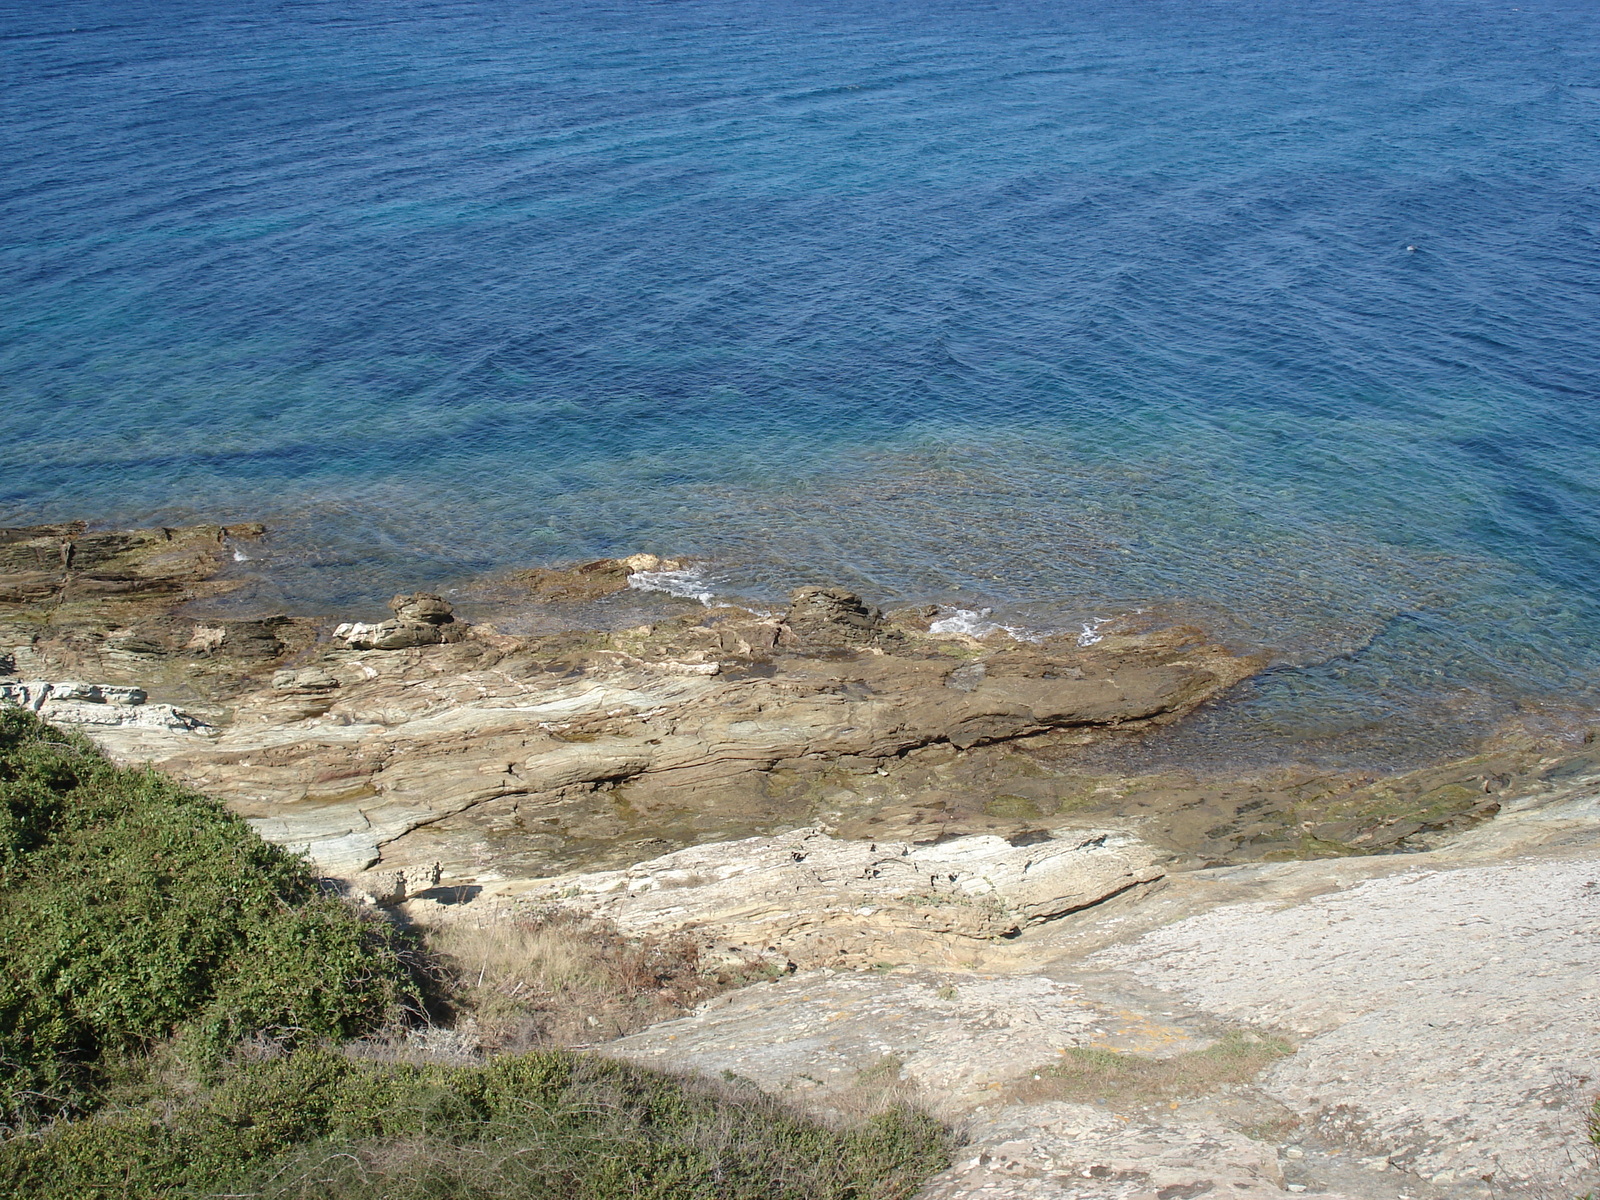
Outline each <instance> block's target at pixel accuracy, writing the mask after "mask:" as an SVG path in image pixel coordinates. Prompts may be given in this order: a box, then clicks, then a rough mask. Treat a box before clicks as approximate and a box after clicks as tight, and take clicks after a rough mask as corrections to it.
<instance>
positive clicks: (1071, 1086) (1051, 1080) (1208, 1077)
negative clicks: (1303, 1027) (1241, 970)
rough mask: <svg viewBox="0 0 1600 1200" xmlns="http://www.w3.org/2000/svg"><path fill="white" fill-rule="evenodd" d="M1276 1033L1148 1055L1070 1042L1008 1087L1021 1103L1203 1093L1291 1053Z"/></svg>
mask: <svg viewBox="0 0 1600 1200" xmlns="http://www.w3.org/2000/svg"><path fill="white" fill-rule="evenodd" d="M1293 1053H1294V1047H1293V1046H1291V1045H1290V1044H1289V1043H1288V1042H1286V1041H1284V1040H1283V1039H1281V1038H1274V1037H1263V1036H1260V1035H1258V1034H1255V1033H1250V1032H1246V1031H1242V1030H1230V1031H1229V1032H1227V1033H1225V1034H1223V1035H1222V1037H1220V1038H1218V1039H1217V1040H1216V1041H1215V1042H1213V1043H1212V1044H1211V1045H1209V1046H1207V1047H1206V1048H1205V1049H1203V1050H1191V1051H1188V1052H1186V1053H1184V1054H1174V1055H1172V1056H1171V1057H1169V1058H1153V1057H1150V1056H1148V1055H1142V1054H1126V1053H1123V1052H1121V1051H1118V1050H1104V1049H1099V1048H1094V1047H1081V1046H1080V1047H1073V1048H1071V1049H1069V1050H1067V1051H1066V1052H1064V1053H1063V1054H1062V1056H1061V1058H1060V1060H1059V1061H1058V1062H1054V1063H1051V1064H1050V1065H1049V1066H1048V1067H1042V1068H1040V1069H1039V1070H1038V1071H1037V1072H1036V1073H1035V1078H1033V1079H1029V1080H1024V1081H1023V1082H1022V1083H1020V1084H1018V1085H1016V1087H1015V1088H1014V1089H1013V1091H1014V1094H1015V1098H1016V1099H1017V1100H1019V1101H1021V1102H1023V1103H1028V1104H1032V1103H1038V1102H1040V1101H1045V1100H1068V1101H1075V1102H1078V1103H1083V1104H1092V1103H1095V1102H1097V1101H1104V1102H1105V1103H1108V1104H1112V1105H1116V1106H1128V1107H1136V1106H1139V1105H1146V1104H1153V1103H1158V1102H1162V1101H1172V1100H1180V1099H1183V1098H1185V1097H1189V1096H1203V1095H1205V1094H1206V1093H1208V1092H1212V1091H1215V1090H1216V1089H1217V1088H1219V1087H1221V1086H1223V1085H1224V1084H1229V1083H1245V1082H1248V1081H1249V1080H1251V1079H1254V1078H1255V1077H1256V1076H1257V1075H1259V1074H1260V1073H1261V1072H1262V1071H1263V1070H1265V1069H1266V1068H1267V1067H1268V1066H1270V1065H1271V1064H1272V1063H1273V1062H1274V1061H1275V1060H1277V1059H1279V1058H1282V1057H1283V1056H1284V1055H1286V1054H1293Z"/></svg>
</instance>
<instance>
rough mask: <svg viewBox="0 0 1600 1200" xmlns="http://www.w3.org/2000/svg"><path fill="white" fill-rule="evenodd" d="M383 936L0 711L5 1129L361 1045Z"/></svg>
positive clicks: (166, 789)
mask: <svg viewBox="0 0 1600 1200" xmlns="http://www.w3.org/2000/svg"><path fill="white" fill-rule="evenodd" d="M405 980H406V976H405V972H404V970H403V968H402V966H401V963H400V961H399V956H398V954H397V950H396V947H395V945H394V944H393V942H392V940H391V938H390V935H389V934H388V933H387V930H386V927H385V926H383V925H382V924H380V923H378V922H373V921H369V920H366V919H363V918H362V917H361V916H360V915H359V914H358V913H357V912H356V911H355V910H354V909H352V908H351V907H350V906H348V905H347V904H345V903H344V902H343V901H341V900H340V899H338V898H337V897H334V896H330V895H326V894H324V893H323V892H322V891H321V890H320V889H319V887H318V884H317V881H316V879H315V877H314V876H313V875H312V874H311V872H310V871H309V870H308V868H307V867H306V865H305V863H304V862H303V861H302V860H300V859H298V858H295V857H293V856H291V855H289V854H286V853H285V852H283V851H282V850H279V849H277V848H276V847H273V846H269V845H268V844H267V843H265V842H263V841H262V840H261V839H260V838H259V837H258V836H257V835H256V833H255V832H254V830H252V829H251V828H250V827H249V825H247V824H246V823H245V822H244V821H242V820H240V819H239V818H237V817H235V816H233V815H231V814H229V813H228V812H226V811H225V810H224V809H223V808H222V807H221V806H220V805H218V804H216V803H215V802H214V801H212V800H209V799H207V798H206V797H204V796H200V795H198V794H196V793H194V792H192V791H189V790H188V789H186V788H183V787H181V786H179V785H178V784H177V783H175V782H173V781H172V780H171V779H169V778H166V777H165V776H162V775H159V774H156V773H155V772H153V771H149V770H128V769H124V768H119V767H116V766H114V765H112V764H111V763H110V762H108V761H107V760H106V759H105V758H104V757H102V756H101V755H100V754H99V753H98V752H97V751H96V750H95V749H94V748H93V746H92V745H91V744H90V743H89V742H88V741H86V740H85V739H83V738H81V737H78V736H74V735H67V734H64V733H62V732H60V731H59V730H56V729H54V728H52V727H50V726H48V725H45V724H43V723H42V722H40V721H39V720H38V719H37V718H36V717H34V716H33V714H31V713H29V712H26V711H23V710H20V709H15V708H0V1081H3V1082H0V1120H4V1121H5V1122H7V1123H10V1124H13V1125H16V1124H27V1123H29V1122H31V1121H37V1120H39V1119H42V1118H49V1117H53V1116H57V1115H61V1114H70V1113H73V1112H79V1111H83V1110H84V1109H86V1108H88V1107H92V1104H93V1102H94V1096H95V1093H96V1091H97V1089H98V1088H99V1086H100V1085H101V1084H103V1083H104V1081H105V1080H106V1078H107V1077H108V1075H109V1074H110V1073H112V1072H114V1071H115V1070H116V1069H117V1068H118V1067H119V1065H120V1064H122V1063H124V1062H127V1061H128V1060H130V1059H134V1058H137V1057H139V1056H141V1055H142V1054H143V1053H145V1052H147V1051H149V1050H152V1049H154V1048H156V1047H158V1046H161V1045H163V1044H170V1045H171V1047H172V1048H173V1051H174V1053H176V1054H177V1055H178V1056H179V1057H180V1058H182V1059H183V1060H184V1061H185V1062H186V1063H187V1064H188V1065H189V1066H191V1067H197V1066H203V1065H204V1064H205V1063H208V1062H210V1063H217V1062H220V1061H221V1059H222V1058H223V1056H224V1055H225V1054H226V1052H227V1051H228V1050H229V1049H230V1048H232V1047H233V1046H235V1045H237V1044H238V1043H239V1042H241V1041H242V1040H245V1039H250V1038H255V1039H267V1040H269V1041H272V1042H275V1043H278V1044H281V1045H284V1046H292V1045H295V1044H298V1043H305V1042H312V1041H316V1040H318V1039H324V1038H342V1037H350V1036H353V1035H358V1034H361V1033H363V1032H366V1031H368V1030H370V1029H372V1028H374V1027H375V1026H377V1025H379V1024H381V1023H383V1022H385V1021H387V1020H389V1019H390V1018H391V1017H392V1016H393V1015H394V1014H395V1012H396V1011H397V1007H398V1006H399V1005H401V1004H402V1003H403V1001H404V999H405V997H406V995H407V985H406V981H405Z"/></svg>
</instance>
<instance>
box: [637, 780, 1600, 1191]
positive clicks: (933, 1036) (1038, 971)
mask: <svg viewBox="0 0 1600 1200" xmlns="http://www.w3.org/2000/svg"><path fill="white" fill-rule="evenodd" d="M1013 951H1014V957H1013V958H1012V959H1011V960H1010V967H1011V969H1010V970H1009V971H995V970H992V969H990V970H985V971H971V970H966V971H963V970H960V969H957V966H956V964H952V966H951V967H949V968H946V969H944V970H941V971H933V970H928V969H926V968H918V969H910V970H906V969H900V970H893V971H890V972H888V973H887V974H875V973H872V972H866V971H859V972H854V973H849V974H834V973H829V972H818V971H813V972H804V973H801V974H799V975H796V976H794V977H792V978H788V979H784V980H780V981H777V982H774V983H771V984H766V985H763V986H761V987H760V988H758V989H751V990H749V991H747V992H743V993H736V994H734V995H731V996H727V997H723V998H721V999H720V1000H718V1001H717V1002H714V1003H712V1004H708V1005H706V1006H704V1007H703V1008H702V1009H700V1010H699V1011H697V1012H696V1013H695V1014H694V1015H693V1016H691V1017H688V1018H686V1019H683V1020H679V1021H675V1022H672V1023H669V1024H664V1025H660V1026H656V1027H654V1028H652V1029H649V1030H645V1031H644V1032H642V1033H638V1034H635V1035H633V1036H631V1037H629V1038H626V1039H623V1040H622V1041H620V1042H617V1043H615V1044H614V1045H613V1046H612V1048H611V1049H610V1051H609V1052H613V1053H617V1054H620V1055H623V1056H626V1057H629V1058H633V1059H638V1060H640V1061H646V1062H652V1063H656V1064H659V1065H668V1066H673V1065H676V1066H682V1067H686V1068H695V1069H703V1070H711V1071H723V1070H727V1071H732V1072H734V1073H736V1074H740V1075H744V1076H747V1077H749V1078H752V1079H754V1080H756V1081H757V1082H758V1083H760V1084H761V1085H762V1086H763V1087H766V1088H768V1089H770V1090H774V1091H778V1092H789V1093H792V1094H797V1095H801V1096H804V1097H806V1098H807V1099H808V1100H810V1102H812V1103H817V1104H820V1105H821V1106H822V1107H828V1106H830V1105H831V1104H843V1103H844V1102H845V1100H846V1099H847V1098H848V1096H849V1094H850V1092H851V1089H852V1088H853V1087H859V1086H860V1081H861V1080H863V1079H868V1078H873V1077H875V1076H877V1075H881V1073H882V1072H883V1071H885V1070H886V1069H889V1070H892V1071H893V1072H894V1073H895V1074H896V1075H897V1076H898V1077H899V1078H900V1079H902V1080H903V1082H904V1083H905V1084H906V1085H907V1086H908V1087H909V1088H910V1089H911V1091H912V1092H913V1093H914V1094H915V1095H917V1096H918V1097H920V1098H921V1099H922V1100H923V1102H925V1103H931V1104H933V1105H934V1106H935V1108H936V1109H938V1110H940V1111H942V1112H944V1113H946V1114H947V1115H956V1116H960V1115H962V1114H966V1119H967V1121H968V1131H969V1136H970V1138H971V1141H970V1144H969V1146H968V1147H967V1148H966V1149H964V1150H963V1151H962V1152H961V1154H960V1156H959V1159H958V1162H957V1163H956V1164H955V1166H953V1167H952V1168H951V1170H950V1171H948V1172H947V1173H946V1174H945V1175H943V1176H941V1177H940V1178H939V1179H937V1180H935V1181H934V1183H933V1184H932V1185H931V1186H930V1188H929V1190H928V1192H927V1193H925V1197H924V1200H976V1198H977V1197H990V1198H994V1200H1023V1198H1025V1197H1026V1198H1032V1197H1055V1198H1063V1200H1064V1198H1066V1197H1075V1198H1079V1200H1090V1198H1096V1200H1098V1198H1101V1197H1104V1198H1105V1200H1132V1198H1133V1197H1136V1196H1137V1197H1141V1198H1148V1197H1152V1196H1159V1195H1161V1194H1162V1192H1163V1191H1167V1194H1168V1195H1170V1196H1199V1195H1201V1194H1206V1193H1213V1192H1214V1193H1216V1194H1235V1193H1237V1194H1244V1195H1271V1196H1277V1195H1279V1194H1280V1192H1282V1191H1283V1190H1285V1189H1292V1190H1296V1191H1306V1190H1307V1189H1310V1191H1311V1192H1313V1193H1315V1194H1321V1195H1329V1194H1348V1195H1353V1196H1361V1197H1369V1198H1378V1197H1389V1198H1398V1197H1403V1196H1410V1197H1441V1198H1442V1197H1484V1198H1486V1197H1489V1196H1491V1195H1492V1196H1526V1197H1530V1198H1532V1197H1548V1196H1556V1195H1582V1194H1584V1193H1585V1192H1587V1191H1589V1190H1591V1189H1593V1188H1594V1187H1595V1186H1596V1185H1597V1184H1600V1159H1597V1157H1596V1155H1595V1154H1594V1153H1593V1148H1592V1147H1590V1145H1589V1143H1588V1137H1587V1131H1586V1126H1585V1121H1586V1117H1587V1114H1588V1110H1589V1106H1590V1105H1591V1104H1592V1103H1593V1101H1594V1098H1595V1095H1596V1093H1597V1092H1600V1042H1597V1039H1596V1038H1595V1035H1594V1031H1595V1029H1596V1028H1597V1027H1600V989H1597V986H1596V981H1597V980H1600V779H1594V778H1588V777H1586V778H1582V779H1579V780H1577V781H1576V782H1573V783H1571V784H1569V785H1567V786H1566V787H1565V788H1560V789H1552V790H1551V791H1550V792H1549V793H1548V794H1547V795H1545V796H1543V797H1542V798H1540V799H1539V800H1537V801H1536V802H1530V803H1527V804H1525V805H1523V806H1521V807H1520V808H1518V809H1517V810H1515V811H1512V812H1510V813H1508V814H1507V815H1505V816H1503V817H1502V818H1500V819H1499V820H1498V821H1497V822H1494V823H1491V824H1489V825H1486V826H1483V827H1481V828H1480V829H1478V830H1476V831H1473V832H1471V833H1468V834H1465V835H1462V836H1459V837H1457V838H1455V839H1453V840H1452V841H1451V842H1450V843H1448V844H1447V845H1444V846H1442V847H1440V848H1439V849H1438V850H1436V851H1433V852H1430V853H1426V854H1418V855H1412V856H1403V857H1389V858H1357V859H1343V860H1328V861H1322V862H1303V863H1280V864H1260V865H1253V866H1245V867H1230V868H1220V869H1215V870H1206V871H1194V872H1189V873H1187V874H1184V875H1179V876H1173V877H1169V879H1168V880H1166V881H1165V882H1164V883H1162V884H1159V885H1157V886H1156V887H1155V888H1154V889H1152V890H1148V891H1135V892H1131V893H1128V894H1127V895H1126V896H1125V897H1124V898H1122V899H1121V900H1115V901H1109V902H1107V904H1105V905H1103V906H1100V907H1096V908H1093V909H1089V910H1085V911H1084V912H1082V913H1079V914H1077V915H1068V916H1066V917H1063V918H1061V919H1059V920H1057V921H1054V922H1050V923H1047V924H1043V925H1040V926H1037V927H1035V928H1034V929H1033V930H1031V931H1024V932H1023V933H1022V934H1021V935H1020V936H1019V937H1018V938H1017V939H1015V942H1014V945H1013ZM994 961H995V960H993V959H992V958H991V959H990V960H989V962H990V964H991V967H992V966H993V965H994ZM1240 1028H1244V1029H1255V1030H1263V1031H1266V1032H1268V1033H1273V1032H1275V1033H1276V1034H1278V1035H1280V1036H1283V1037H1285V1038H1287V1039H1288V1041H1289V1043H1290V1044H1291V1045H1292V1046H1293V1047H1294V1050H1293V1053H1291V1054H1289V1055H1287V1056H1285V1057H1282V1058H1279V1059H1278V1060H1277V1061H1276V1063H1275V1064H1274V1065H1271V1066H1269V1067H1268V1068H1267V1069H1266V1070H1265V1071H1264V1072H1263V1073H1262V1074H1261V1076H1260V1077H1259V1078H1258V1079H1256V1080H1255V1081H1254V1082H1248V1083H1245V1084H1243V1085H1237V1084H1228V1085H1226V1086H1223V1087H1221V1088H1218V1087H1217V1085H1216V1084H1211V1085H1205V1084H1204V1083H1203V1082H1202V1083H1201V1084H1200V1085H1199V1086H1197V1089H1196V1091H1195V1093H1194V1095H1193V1097H1192V1098H1189V1099H1182V1098H1181V1093H1180V1099H1181V1102H1179V1101H1174V1102H1171V1103H1168V1102H1167V1101H1166V1100H1165V1099H1159V1100H1158V1099H1152V1098H1151V1097H1150V1096H1148V1095H1143V1094H1141V1093H1140V1092H1139V1091H1138V1089H1137V1088H1134V1089H1133V1090H1132V1091H1129V1092H1127V1093H1126V1094H1124V1093H1123V1092H1121V1091H1119V1087H1120V1086H1121V1085H1120V1084H1119V1082H1118V1078H1117V1076H1116V1075H1115V1073H1114V1072H1113V1073H1110V1074H1108V1075H1107V1076H1106V1077H1105V1079H1104V1082H1103V1085H1101V1086H1103V1088H1104V1091H1103V1093H1102V1100H1101V1102H1100V1103H1098V1104H1093V1105H1089V1104H1084V1103H1079V1102H1062V1101H1045V1102H1027V1103H1021V1104H1019V1103H1017V1102H1015V1101H1016V1098H1017V1097H1018V1096H1025V1095H1027V1094H1030V1093H1037V1092H1038V1091H1040V1090H1041V1089H1047V1088H1048V1087H1049V1086H1050V1085H1049V1084H1048V1083H1040V1082H1037V1081H1038V1080H1039V1079H1040V1076H1041V1074H1042V1073H1047V1072H1048V1071H1049V1068H1050V1067H1051V1065H1052V1064H1053V1063H1054V1062H1056V1061H1058V1059H1059V1057H1060V1056H1061V1055H1062V1054H1063V1053H1072V1052H1074V1051H1075V1050H1083V1049H1092V1050H1115V1051H1121V1052H1124V1053H1131V1054H1134V1055H1140V1056H1146V1057H1169V1056H1173V1055H1180V1054H1184V1053H1186V1052H1188V1051H1191V1050H1194V1049H1196V1048H1197V1047H1199V1048H1202V1049H1203V1048H1204V1047H1205V1046H1206V1045H1207V1043H1208V1042H1209V1041H1210V1039H1211V1038H1213V1037H1215V1036H1217V1035H1219V1034H1221V1033H1225V1032H1226V1031H1227V1030H1229V1029H1240ZM1252 1069H1254V1068H1252ZM1030 1080H1031V1081H1034V1082H1029V1081H1030ZM1090 1094H1091V1095H1093V1093H1090Z"/></svg>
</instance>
